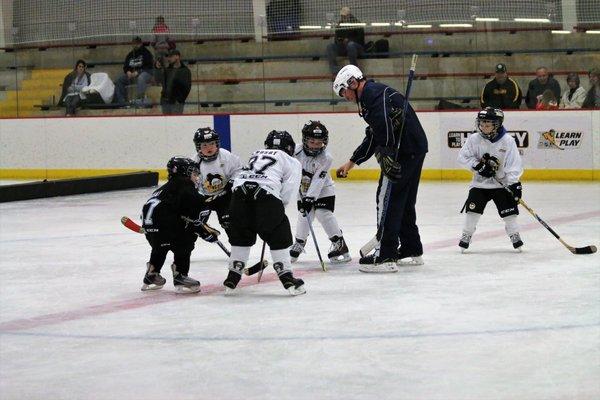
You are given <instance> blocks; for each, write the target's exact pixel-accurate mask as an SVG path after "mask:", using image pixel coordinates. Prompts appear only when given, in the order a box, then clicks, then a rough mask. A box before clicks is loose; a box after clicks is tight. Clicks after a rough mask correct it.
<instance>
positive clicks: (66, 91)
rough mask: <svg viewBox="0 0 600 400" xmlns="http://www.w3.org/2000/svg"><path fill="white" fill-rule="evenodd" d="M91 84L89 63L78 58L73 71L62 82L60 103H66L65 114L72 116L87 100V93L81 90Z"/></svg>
mask: <svg viewBox="0 0 600 400" xmlns="http://www.w3.org/2000/svg"><path fill="white" fill-rule="evenodd" d="M89 84H90V73H89V72H87V64H86V62H85V61H83V60H77V62H76V63H75V68H74V69H73V71H71V72H69V73H68V74H67V76H65V79H64V80H63V84H62V94H61V95H60V100H59V102H58V105H64V106H65V108H66V111H65V115H66V116H67V117H72V116H73V115H75V110H76V109H77V107H78V106H80V105H81V103H82V102H83V101H85V98H86V96H85V94H83V93H82V92H81V89H83V88H84V87H85V86H88V85H89Z"/></svg>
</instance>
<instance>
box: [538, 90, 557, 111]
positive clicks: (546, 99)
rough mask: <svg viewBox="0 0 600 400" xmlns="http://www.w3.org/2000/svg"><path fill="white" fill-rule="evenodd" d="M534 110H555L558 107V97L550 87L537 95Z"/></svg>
mask: <svg viewBox="0 0 600 400" xmlns="http://www.w3.org/2000/svg"><path fill="white" fill-rule="evenodd" d="M535 109H536V110H556V109H558V99H557V98H556V96H555V95H554V92H553V91H552V90H550V89H546V90H544V93H542V95H541V96H538V102H537V104H536V105H535Z"/></svg>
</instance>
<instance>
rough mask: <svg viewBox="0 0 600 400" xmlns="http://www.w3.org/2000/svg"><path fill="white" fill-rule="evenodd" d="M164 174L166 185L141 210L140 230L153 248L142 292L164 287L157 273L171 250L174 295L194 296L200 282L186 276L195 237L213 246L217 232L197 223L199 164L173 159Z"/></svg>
mask: <svg viewBox="0 0 600 400" xmlns="http://www.w3.org/2000/svg"><path fill="white" fill-rule="evenodd" d="M167 171H168V173H169V180H168V182H167V183H165V184H164V185H162V186H161V187H160V188H158V189H157V190H156V191H154V193H152V197H150V199H149V200H148V201H147V202H146V204H144V207H143V208H142V219H143V224H142V227H143V228H144V230H145V233H146V239H147V240H148V243H150V246H152V252H151V253H150V261H149V262H148V263H147V264H146V267H147V268H146V274H145V276H144V283H143V285H142V290H143V291H146V290H155V289H160V288H162V287H163V285H164V284H165V282H166V280H165V278H163V277H162V276H161V275H160V270H161V268H162V266H163V264H164V263H165V259H166V257H167V253H168V252H169V250H170V251H172V252H173V258H174V260H173V265H171V269H172V270H173V285H174V286H175V292H177V293H196V292H199V291H200V282H198V281H197V280H195V279H192V278H190V277H189V276H188V272H189V269H190V254H191V252H192V250H193V249H194V243H195V242H196V235H199V236H200V237H202V239H204V240H206V241H208V242H214V241H216V240H217V238H218V235H219V231H217V230H216V229H213V228H211V227H209V226H208V225H206V224H204V222H203V221H201V220H200V219H199V214H200V212H201V210H202V207H203V205H202V202H201V199H200V195H199V194H198V192H197V190H196V185H195V180H196V179H197V175H198V164H197V163H196V162H195V161H194V160H191V159H189V158H185V157H173V158H171V159H170V160H169V162H168V163H167ZM189 220H193V221H194V222H193V223H189V222H187V221H189Z"/></svg>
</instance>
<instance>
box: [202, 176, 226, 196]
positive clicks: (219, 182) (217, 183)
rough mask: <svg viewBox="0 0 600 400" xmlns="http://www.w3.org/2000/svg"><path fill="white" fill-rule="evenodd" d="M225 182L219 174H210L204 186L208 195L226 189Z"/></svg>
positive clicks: (203, 183)
mask: <svg viewBox="0 0 600 400" xmlns="http://www.w3.org/2000/svg"><path fill="white" fill-rule="evenodd" d="M225 183H226V182H225V180H224V179H223V177H222V176H221V175H219V174H208V175H207V176H206V179H205V180H204V182H202V186H204V189H205V190H206V191H207V192H208V193H214V192H217V191H219V190H221V189H223V188H224V187H225Z"/></svg>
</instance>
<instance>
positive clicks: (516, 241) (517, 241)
mask: <svg viewBox="0 0 600 400" xmlns="http://www.w3.org/2000/svg"><path fill="white" fill-rule="evenodd" d="M509 237H510V241H511V242H512V245H513V247H514V248H515V250H517V251H519V252H522V251H523V249H522V247H523V241H522V240H521V235H519V232H517V233H513V234H512V235H509Z"/></svg>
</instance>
